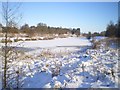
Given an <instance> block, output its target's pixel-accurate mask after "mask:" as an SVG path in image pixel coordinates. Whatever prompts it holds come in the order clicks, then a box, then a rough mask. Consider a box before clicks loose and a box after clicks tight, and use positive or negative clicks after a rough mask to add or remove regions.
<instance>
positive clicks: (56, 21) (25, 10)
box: [11, 2, 118, 32]
mask: <svg viewBox="0 0 120 90" xmlns="http://www.w3.org/2000/svg"><path fill="white" fill-rule="evenodd" d="M11 3H12V4H14V3H13V2H11ZM19 11H20V12H21V13H22V20H21V24H22V25H23V24H25V23H27V24H29V25H30V26H32V25H37V24H38V23H40V22H42V23H46V24H47V25H48V26H52V27H63V28H80V29H81V32H89V31H91V32H101V31H105V30H106V26H107V25H108V24H109V22H110V21H113V22H114V23H117V20H118V3H117V2H23V3H22V5H21V7H20V10H19Z"/></svg>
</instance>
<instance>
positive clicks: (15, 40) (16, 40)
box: [14, 39, 23, 42]
mask: <svg viewBox="0 0 120 90" xmlns="http://www.w3.org/2000/svg"><path fill="white" fill-rule="evenodd" d="M18 41H23V39H14V42H18Z"/></svg>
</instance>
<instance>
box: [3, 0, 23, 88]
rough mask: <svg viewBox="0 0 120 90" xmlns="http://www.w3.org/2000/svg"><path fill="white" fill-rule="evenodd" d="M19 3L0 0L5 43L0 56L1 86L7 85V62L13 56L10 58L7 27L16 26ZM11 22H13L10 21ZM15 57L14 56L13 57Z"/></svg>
mask: <svg viewBox="0 0 120 90" xmlns="http://www.w3.org/2000/svg"><path fill="white" fill-rule="evenodd" d="M20 5H21V4H20V3H18V4H17V5H13V6H12V5H11V2H9V1H8V0H7V1H6V2H2V17H3V18H2V20H3V25H4V27H6V28H4V31H5V33H4V34H5V35H4V40H5V43H4V45H3V48H2V51H3V53H2V54H3V58H2V61H3V62H2V65H3V88H7V87H8V86H9V85H8V83H7V80H8V77H9V74H8V69H9V67H10V65H9V64H8V63H10V62H11V61H10V60H12V59H13V57H12V58H11V54H12V53H13V52H14V50H12V47H10V42H8V40H9V38H10V37H9V33H8V30H9V27H12V26H17V24H18V23H19V21H20V20H21V15H18V14H17V12H18V9H19V8H20ZM18 18H19V19H18ZM11 22H14V25H11ZM12 24H13V23H12ZM15 58H16V57H14V59H15Z"/></svg>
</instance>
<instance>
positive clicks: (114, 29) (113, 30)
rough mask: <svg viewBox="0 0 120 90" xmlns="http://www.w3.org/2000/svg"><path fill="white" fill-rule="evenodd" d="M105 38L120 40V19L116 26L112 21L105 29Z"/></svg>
mask: <svg viewBox="0 0 120 90" xmlns="http://www.w3.org/2000/svg"><path fill="white" fill-rule="evenodd" d="M105 36H106V37H119V38H120V19H119V21H118V23H117V24H114V23H113V22H112V21H110V23H109V24H108V26H107V28H106V33H105Z"/></svg>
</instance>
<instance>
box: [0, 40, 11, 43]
mask: <svg viewBox="0 0 120 90" xmlns="http://www.w3.org/2000/svg"><path fill="white" fill-rule="evenodd" d="M5 42H6V41H5V39H2V40H1V43H5ZM7 43H12V40H10V39H8V40H7Z"/></svg>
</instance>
